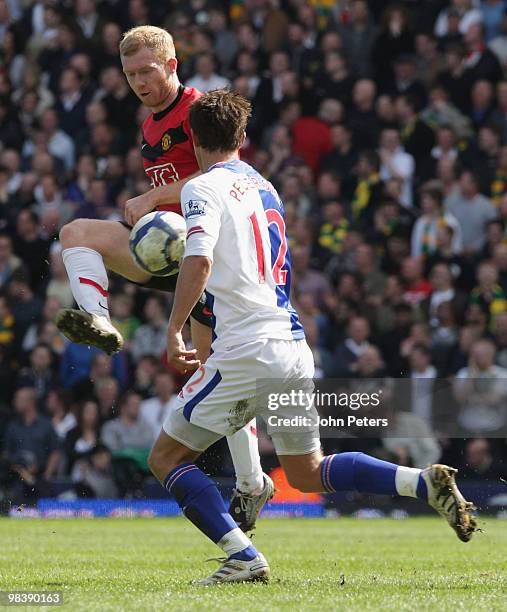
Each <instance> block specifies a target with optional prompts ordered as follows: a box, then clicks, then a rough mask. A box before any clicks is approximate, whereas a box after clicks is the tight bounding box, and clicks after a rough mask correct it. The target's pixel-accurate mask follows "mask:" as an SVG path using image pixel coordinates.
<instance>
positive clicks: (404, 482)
mask: <svg viewBox="0 0 507 612" xmlns="http://www.w3.org/2000/svg"><path fill="white" fill-rule="evenodd" d="M421 472H422V470H418V469H417V468H410V467H405V466H403V465H399V466H398V469H397V470H396V475H395V477H394V484H395V486H396V491H397V492H398V495H403V496H404V497H417V485H418V484H419V476H420V474H421Z"/></svg>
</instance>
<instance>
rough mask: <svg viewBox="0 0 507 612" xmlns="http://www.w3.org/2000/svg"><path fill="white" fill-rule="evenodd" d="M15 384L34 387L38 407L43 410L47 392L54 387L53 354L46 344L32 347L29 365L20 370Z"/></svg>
mask: <svg viewBox="0 0 507 612" xmlns="http://www.w3.org/2000/svg"><path fill="white" fill-rule="evenodd" d="M17 386H18V387H32V388H34V389H35V390H36V393H37V401H38V405H39V409H40V410H41V411H43V410H44V407H45V405H46V402H47V399H48V394H49V392H50V391H53V390H55V389H56V376H55V373H54V371H53V355H52V354H51V350H50V349H49V347H48V346H46V345H44V344H39V345H37V346H35V347H34V349H33V350H32V352H31V354H30V366H29V367H26V368H22V369H21V370H20V372H19V374H18V377H17Z"/></svg>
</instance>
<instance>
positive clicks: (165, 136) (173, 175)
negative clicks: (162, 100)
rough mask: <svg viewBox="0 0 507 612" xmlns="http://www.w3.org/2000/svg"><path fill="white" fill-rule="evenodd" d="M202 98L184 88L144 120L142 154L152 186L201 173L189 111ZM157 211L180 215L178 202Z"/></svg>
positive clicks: (190, 89) (198, 94)
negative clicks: (168, 211)
mask: <svg viewBox="0 0 507 612" xmlns="http://www.w3.org/2000/svg"><path fill="white" fill-rule="evenodd" d="M200 95H201V94H200V92H199V91H197V89H194V88H189V87H183V85H181V86H180V88H179V90H178V95H177V96H176V99H175V100H174V102H173V103H172V104H171V105H170V106H168V107H167V108H166V109H164V110H163V111H160V112H159V113H150V114H149V115H148V117H147V118H146V119H145V120H144V123H143V126H142V133H143V141H142V144H141V155H142V157H143V164H144V171H145V172H146V174H147V175H148V177H149V179H150V181H151V185H152V187H160V185H167V184H169V183H172V182H175V181H179V180H181V179H184V178H186V177H187V176H190V175H191V174H194V173H195V172H197V171H198V170H199V166H198V165H197V160H196V159H195V153H194V147H193V143H192V137H191V132H190V125H189V121H188V111H189V109H190V106H191V105H192V103H193V102H194V101H195V100H197V98H199V96H200ZM157 210H170V211H172V212H176V213H178V214H180V213H181V208H180V203H179V202H170V203H168V204H164V205H162V206H158V207H157Z"/></svg>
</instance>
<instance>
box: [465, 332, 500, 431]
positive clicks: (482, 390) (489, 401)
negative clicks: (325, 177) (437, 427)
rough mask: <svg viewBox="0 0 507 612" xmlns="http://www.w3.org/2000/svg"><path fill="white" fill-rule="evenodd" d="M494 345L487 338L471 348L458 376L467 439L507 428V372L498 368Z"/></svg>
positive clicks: (478, 341)
mask: <svg viewBox="0 0 507 612" xmlns="http://www.w3.org/2000/svg"><path fill="white" fill-rule="evenodd" d="M495 355H496V347H495V344H494V343H493V342H492V341H491V340H489V339H486V338H483V339H481V340H477V341H476V342H475V343H474V344H473V345H472V347H471V350H470V357H469V360H468V365H467V367H465V368H462V369H461V370H460V371H459V372H458V373H457V375H456V380H455V384H454V393H455V396H456V399H457V401H458V402H459V405H460V413H459V416H458V422H459V425H460V426H461V428H462V430H463V432H464V433H465V434H466V435H468V436H472V437H473V436H477V435H487V434H492V433H495V432H499V431H502V430H505V427H506V426H507V412H506V410H505V401H506V399H507V370H505V369H504V368H501V367H500V366H497V365H495Z"/></svg>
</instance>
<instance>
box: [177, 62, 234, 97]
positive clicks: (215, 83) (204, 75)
mask: <svg viewBox="0 0 507 612" xmlns="http://www.w3.org/2000/svg"><path fill="white" fill-rule="evenodd" d="M195 70H196V72H195V74H194V76H193V77H191V78H190V79H188V81H187V86H188V87H195V88H196V89H198V90H199V91H202V92H204V93H206V92H207V91H211V90H212V89H221V88H223V87H228V86H229V85H230V82H229V80H228V79H226V78H224V77H222V76H220V75H219V74H217V73H216V72H215V70H216V64H215V58H214V57H213V55H212V54H211V53H202V54H201V55H200V56H199V57H198V58H197V59H196V62H195Z"/></svg>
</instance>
